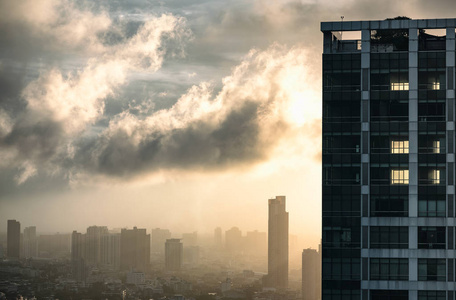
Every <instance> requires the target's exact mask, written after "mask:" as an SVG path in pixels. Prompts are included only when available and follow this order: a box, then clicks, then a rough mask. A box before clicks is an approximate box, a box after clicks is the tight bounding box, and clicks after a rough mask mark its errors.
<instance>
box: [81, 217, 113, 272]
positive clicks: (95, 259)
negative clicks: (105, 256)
mask: <svg viewBox="0 0 456 300" xmlns="http://www.w3.org/2000/svg"><path fill="white" fill-rule="evenodd" d="M105 235H108V227H106V226H90V227H88V228H87V233H86V254H85V259H86V263H87V264H89V265H92V266H98V265H99V264H100V262H101V238H102V236H105Z"/></svg>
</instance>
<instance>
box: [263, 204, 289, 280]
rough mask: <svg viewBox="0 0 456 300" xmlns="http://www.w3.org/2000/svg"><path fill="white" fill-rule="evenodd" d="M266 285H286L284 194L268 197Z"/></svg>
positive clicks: (286, 258)
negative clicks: (273, 197) (272, 197)
mask: <svg viewBox="0 0 456 300" xmlns="http://www.w3.org/2000/svg"><path fill="white" fill-rule="evenodd" d="M267 285H269V286H271V287H275V288H287V287H288V212H286V211H285V196H276V198H275V199H269V220H268V276H267Z"/></svg>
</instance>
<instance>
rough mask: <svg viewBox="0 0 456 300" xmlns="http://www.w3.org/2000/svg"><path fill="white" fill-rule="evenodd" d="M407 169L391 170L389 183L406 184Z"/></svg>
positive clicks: (407, 179) (407, 177) (407, 180)
mask: <svg viewBox="0 0 456 300" xmlns="http://www.w3.org/2000/svg"><path fill="white" fill-rule="evenodd" d="M408 183H409V170H391V184H408Z"/></svg>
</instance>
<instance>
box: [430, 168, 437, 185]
mask: <svg viewBox="0 0 456 300" xmlns="http://www.w3.org/2000/svg"><path fill="white" fill-rule="evenodd" d="M429 179H430V180H431V183H432V184H440V170H430V171H429Z"/></svg>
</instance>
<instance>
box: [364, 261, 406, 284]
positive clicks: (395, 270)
mask: <svg viewBox="0 0 456 300" xmlns="http://www.w3.org/2000/svg"><path fill="white" fill-rule="evenodd" d="M408 278H409V270H408V259H407V258H371V259H370V280H408Z"/></svg>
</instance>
